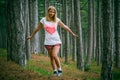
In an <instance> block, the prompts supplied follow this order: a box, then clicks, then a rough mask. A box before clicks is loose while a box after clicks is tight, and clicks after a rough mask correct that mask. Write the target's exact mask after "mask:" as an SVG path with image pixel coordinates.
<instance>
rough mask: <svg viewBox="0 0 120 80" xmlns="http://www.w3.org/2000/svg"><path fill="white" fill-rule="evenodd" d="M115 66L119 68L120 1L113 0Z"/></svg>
mask: <svg viewBox="0 0 120 80" xmlns="http://www.w3.org/2000/svg"><path fill="white" fill-rule="evenodd" d="M115 46H116V50H115V55H116V58H115V59H116V60H115V66H116V67H117V68H120V1H119V0H115Z"/></svg>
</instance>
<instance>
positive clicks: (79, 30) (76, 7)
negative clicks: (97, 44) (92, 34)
mask: <svg viewBox="0 0 120 80" xmlns="http://www.w3.org/2000/svg"><path fill="white" fill-rule="evenodd" d="M74 13H76V15H74V20H75V26H76V29H77V30H76V33H77V34H78V36H79V38H77V43H76V44H77V45H76V46H77V68H78V69H81V70H82V71H84V55H83V43H82V28H81V16H80V2H79V0H74Z"/></svg>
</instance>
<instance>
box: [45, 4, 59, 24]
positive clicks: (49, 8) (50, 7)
mask: <svg viewBox="0 0 120 80" xmlns="http://www.w3.org/2000/svg"><path fill="white" fill-rule="evenodd" d="M51 9H54V11H55V15H54V17H53V22H56V18H57V10H56V8H55V7H54V6H49V7H48V10H47V12H46V20H47V21H49V20H50V17H49V14H48V13H49V11H50V10H51Z"/></svg>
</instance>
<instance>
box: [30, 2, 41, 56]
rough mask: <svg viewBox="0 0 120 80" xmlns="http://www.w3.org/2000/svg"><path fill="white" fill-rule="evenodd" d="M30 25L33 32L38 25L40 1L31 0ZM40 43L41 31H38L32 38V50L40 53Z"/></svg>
mask: <svg viewBox="0 0 120 80" xmlns="http://www.w3.org/2000/svg"><path fill="white" fill-rule="evenodd" d="M29 3H30V5H29V7H30V10H29V11H30V18H29V19H30V27H31V32H33V30H34V28H35V27H37V25H38V1H37V0H30V1H29ZM39 46H40V44H39V32H37V33H36V35H35V36H34V38H33V39H32V40H31V52H32V53H35V54H36V53H38V52H40V47H39Z"/></svg>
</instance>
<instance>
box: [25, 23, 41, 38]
mask: <svg viewBox="0 0 120 80" xmlns="http://www.w3.org/2000/svg"><path fill="white" fill-rule="evenodd" d="M42 26H43V25H42V23H41V22H40V23H39V24H38V26H37V27H36V28H35V29H34V31H33V32H32V34H31V35H30V36H28V37H27V39H31V38H33V36H34V35H35V34H36V33H37V32H38V31H39V30H40V29H41V27H42Z"/></svg>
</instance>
